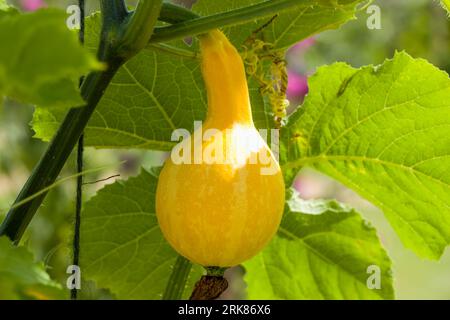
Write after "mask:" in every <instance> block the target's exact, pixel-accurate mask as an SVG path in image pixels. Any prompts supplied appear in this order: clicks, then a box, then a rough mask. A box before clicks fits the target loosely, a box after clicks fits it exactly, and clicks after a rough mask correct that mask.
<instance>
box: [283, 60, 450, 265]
mask: <svg viewBox="0 0 450 320" xmlns="http://www.w3.org/2000/svg"><path fill="white" fill-rule="evenodd" d="M309 86H310V94H309V95H308V96H307V98H306V100H305V102H304V104H303V106H302V107H300V108H299V110H298V111H297V112H296V113H295V114H293V115H292V116H291V117H290V119H289V123H288V125H287V127H286V129H285V130H284V132H282V133H281V136H282V140H283V141H282V142H283V146H282V148H281V155H282V162H283V165H282V166H283V169H284V170H285V172H286V174H287V177H288V180H291V179H292V177H293V175H294V173H296V172H297V171H298V169H299V168H301V167H303V166H311V167H313V168H316V169H317V170H319V171H322V172H324V173H325V174H328V175H330V176H331V177H334V178H335V179H337V180H339V181H341V182H342V183H344V184H345V185H347V186H348V187H350V188H352V189H354V190H355V191H357V192H358V193H359V194H361V195H362V196H363V197H365V198H367V199H368V200H370V201H371V202H372V203H374V204H375V205H377V206H378V207H379V208H380V209H382V210H383V211H384V213H385V215H386V217H387V218H388V220H389V221H390V223H391V224H392V226H393V227H394V229H395V230H396V232H397V233H398V235H399V237H400V238H401V240H402V242H403V243H404V245H405V246H406V247H408V248H410V249H412V250H414V251H415V252H416V253H417V254H418V255H419V256H421V257H425V258H432V259H437V258H439V257H440V256H441V254H442V252H443V250H444V248H445V247H446V246H447V245H448V244H449V243H450V210H449V208H450V80H449V77H448V75H447V74H446V73H445V72H443V71H440V70H439V69H437V68H436V67H434V66H433V65H431V64H429V63H428V62H427V61H425V60H422V59H413V58H411V57H410V56H409V55H407V54H406V53H397V54H396V55H395V57H394V58H393V59H392V60H387V61H386V62H385V63H384V64H383V65H381V66H378V67H372V66H368V67H364V68H361V69H354V68H352V67H350V66H348V65H345V64H342V63H336V64H334V65H332V66H328V67H322V68H320V69H319V70H318V72H317V73H316V75H314V76H313V77H312V78H311V79H310V81H309Z"/></svg>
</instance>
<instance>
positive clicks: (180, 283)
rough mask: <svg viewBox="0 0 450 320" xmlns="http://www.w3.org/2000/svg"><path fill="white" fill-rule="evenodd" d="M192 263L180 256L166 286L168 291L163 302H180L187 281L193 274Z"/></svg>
mask: <svg viewBox="0 0 450 320" xmlns="http://www.w3.org/2000/svg"><path fill="white" fill-rule="evenodd" d="M191 268H192V263H191V262H190V261H189V260H187V259H186V258H184V257H182V256H178V258H177V261H176V262H175V265H174V266H173V271H172V274H171V275H170V278H169V282H168V283H167V286H166V291H165V292H164V294H163V297H162V299H163V300H180V299H181V297H182V295H183V291H184V288H185V287H186V281H187V279H188V276H189V272H191Z"/></svg>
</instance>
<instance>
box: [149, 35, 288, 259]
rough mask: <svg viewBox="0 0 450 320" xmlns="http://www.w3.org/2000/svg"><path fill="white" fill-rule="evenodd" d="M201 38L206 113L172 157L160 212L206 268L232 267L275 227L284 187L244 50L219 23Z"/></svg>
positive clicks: (171, 236)
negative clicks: (259, 116) (260, 124)
mask: <svg viewBox="0 0 450 320" xmlns="http://www.w3.org/2000/svg"><path fill="white" fill-rule="evenodd" d="M199 39H200V47H201V67H202V74H203V78H204V82H205V85H206V90H207V98H208V112H207V117H206V120H205V122H204V123H203V125H202V127H200V128H197V129H196V130H195V131H194V133H193V134H192V135H190V136H189V137H185V138H184V139H183V141H182V142H180V143H179V144H178V145H177V146H175V147H174V149H173V150H172V154H171V156H170V157H169V158H168V159H167V160H166V163H165V164H164V167H163V169H162V171H161V174H160V177H159V182H158V187H157V192H156V214H157V218H158V222H159V225H160V227H161V230H162V232H163V234H164V236H165V237H166V239H167V240H168V241H169V243H170V244H171V245H172V246H173V248H175V250H176V251H177V252H178V253H180V254H181V255H183V256H184V257H186V258H187V259H189V260H190V261H192V262H194V263H197V264H200V265H203V266H205V267H211V266H215V267H231V266H235V265H238V264H240V263H241V262H243V261H245V260H247V259H249V258H251V257H252V256H254V255H256V254H257V253H258V252H259V251H260V250H261V249H262V248H263V247H264V246H265V245H266V244H267V243H268V242H269V240H270V239H271V238H272V237H273V235H274V234H275V233H276V231H277V229H278V226H279V224H280V220H281V216H282V213H283V208H284V197H285V195H284V191H285V186H284V181H283V176H282V173H281V170H280V166H279V165H278V162H277V161H276V159H275V158H274V156H273V154H272V152H271V151H270V149H269V147H268V146H267V144H266V142H265V141H264V140H263V139H262V138H261V136H260V135H259V133H258V131H257V130H256V128H255V126H254V124H253V120H252V113H251V107H250V99H249V93H248V87H247V79H246V75H245V70H244V64H243V61H242V59H241V57H240V55H239V53H238V52H237V50H236V48H235V47H234V46H233V45H232V44H231V43H230V42H229V41H228V39H227V38H226V36H225V35H224V34H223V33H222V32H221V31H219V30H213V31H210V32H209V33H208V34H205V35H201V36H200V37H199ZM202 133H203V134H202ZM181 151H182V152H181ZM175 156H178V157H181V158H182V160H183V161H180V160H179V159H178V160H177V159H176V157H175Z"/></svg>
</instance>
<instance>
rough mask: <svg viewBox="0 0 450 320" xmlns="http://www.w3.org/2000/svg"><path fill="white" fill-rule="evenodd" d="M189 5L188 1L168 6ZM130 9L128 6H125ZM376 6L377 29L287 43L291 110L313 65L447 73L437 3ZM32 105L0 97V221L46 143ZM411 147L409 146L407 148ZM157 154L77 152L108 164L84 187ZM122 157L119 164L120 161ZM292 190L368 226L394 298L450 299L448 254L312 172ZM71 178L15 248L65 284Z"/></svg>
mask: <svg viewBox="0 0 450 320" xmlns="http://www.w3.org/2000/svg"><path fill="white" fill-rule="evenodd" d="M9 2H10V3H11V4H14V5H16V6H17V7H20V8H22V9H23V10H24V11H27V10H36V9H38V8H39V7H41V6H57V7H62V8H66V7H67V6H68V5H70V4H75V3H76V1H63V0H58V1H56V0H48V1H45V2H44V1H42V0H22V1H9ZM174 2H177V3H181V4H184V5H187V6H188V5H190V4H191V3H192V2H193V1H192V0H177V1H174ZM129 4H130V5H132V4H133V1H129ZM374 4H376V5H378V6H379V7H380V8H381V27H382V28H381V29H380V30H376V29H375V30H369V29H368V28H367V26H366V19H367V17H368V14H367V13H365V12H360V13H359V14H358V17H357V18H358V19H357V20H354V21H351V22H349V23H347V24H346V25H344V26H343V27H341V28H340V29H339V30H332V31H328V32H324V33H322V34H320V35H318V36H315V37H313V38H310V39H307V40H305V41H303V42H301V43H299V44H297V45H295V46H293V47H292V48H291V49H290V50H289V51H288V53H287V60H288V65H289V88H288V97H289V99H290V101H291V108H290V109H291V110H292V109H294V108H295V107H296V106H298V105H299V104H300V103H301V101H302V100H303V98H304V96H305V94H307V91H308V86H307V78H308V76H309V75H311V74H313V73H314V71H315V69H316V68H317V67H318V66H321V65H324V64H331V63H333V62H335V61H344V62H347V63H349V64H350V65H352V66H356V67H358V66H363V65H368V64H379V63H381V62H383V60H384V59H385V58H390V57H392V56H393V54H394V52H395V50H405V51H407V52H408V53H409V54H411V55H412V56H413V57H422V58H425V59H427V60H428V61H430V62H431V63H433V64H434V65H436V66H437V67H439V68H441V69H443V70H446V71H447V73H448V72H449V71H450V61H449V53H450V41H449V40H450V24H449V20H448V19H447V18H446V13H445V12H444V10H442V8H441V7H440V6H439V4H438V3H437V1H432V0H378V1H375V2H374ZM87 6H88V8H87V9H88V12H92V11H95V10H96V9H97V6H98V2H97V1H87ZM32 113H33V107H32V106H26V105H19V104H18V103H17V102H14V101H11V100H7V99H5V100H4V101H3V103H0V221H1V220H2V219H3V217H4V215H5V213H6V212H7V210H8V207H9V206H10V204H11V203H12V202H13V201H14V198H15V196H16V195H17V193H18V192H19V190H20V188H21V187H22V185H23V184H24V182H25V181H26V179H27V177H28V175H29V174H30V171H31V170H32V168H33V167H34V165H35V164H36V162H37V161H38V160H39V158H40V156H41V154H42V153H43V152H44V150H45V148H46V143H43V142H41V141H40V140H37V139H34V138H33V132H32V130H31V129H30V126H29V125H28V124H29V122H30V121H31V117H32ZM412 147H413V146H412ZM162 159H163V154H161V153H155V152H150V151H147V152H145V151H133V150H131V151H123V150H95V149H93V148H87V149H86V150H85V166H86V168H89V169H90V168H96V167H100V166H104V165H109V166H108V169H107V170H102V171H100V172H97V173H93V174H89V175H87V176H86V177H85V181H86V182H90V181H96V180H98V179H102V178H105V177H109V176H111V175H116V174H120V179H126V178H127V177H128V176H131V175H135V174H136V173H137V172H138V170H139V167H140V166H144V167H147V168H150V167H152V166H156V165H160V164H161V163H162ZM124 160H127V161H126V162H125V163H122V164H120V165H119V163H121V162H122V161H124ZM74 173H75V157H74V156H72V157H71V158H70V159H69V161H68V162H67V164H66V166H65V169H64V170H63V172H62V173H61V177H65V176H69V175H71V174H74ZM113 181H114V178H113V179H109V180H107V181H105V182H99V183H94V184H89V185H85V186H84V199H85V200H87V199H89V198H90V197H92V195H93V194H95V192H96V191H97V190H98V189H100V188H101V187H102V186H103V185H104V184H105V183H112V182H113ZM294 186H295V187H296V188H297V189H298V190H299V192H300V193H301V195H302V197H304V198H336V199H338V200H340V201H342V202H346V203H349V204H350V205H352V206H354V207H356V208H357V209H359V211H360V212H362V213H363V214H364V216H365V217H366V218H367V219H368V220H370V221H372V223H373V224H374V226H375V227H376V228H377V230H378V233H379V235H380V238H381V240H382V242H383V244H384V246H385V247H386V249H387V250H388V253H389V255H390V256H391V258H392V260H393V263H394V277H395V287H396V292H397V298H399V299H450V249H448V248H447V250H446V252H445V254H444V255H443V257H442V258H441V260H440V261H439V262H432V261H424V260H421V259H419V258H418V257H417V256H415V255H414V254H413V253H412V252H411V251H409V250H406V249H405V248H404V247H403V246H402V245H401V243H400V241H399V239H398V237H397V236H396V234H395V233H394V232H393V230H392V228H391V227H390V225H389V224H388V223H387V221H386V219H385V218H384V217H383V214H382V212H381V211H380V210H379V209H377V208H375V207H374V206H372V205H371V204H370V203H368V202H367V201H364V200H363V199H361V198H360V197H359V196H358V195H356V194H355V193H354V192H352V191H351V190H349V189H347V188H345V187H344V186H342V185H340V184H339V183H337V182H335V181H333V180H331V179H330V178H327V177H325V176H323V175H320V174H318V173H316V172H314V171H312V170H303V171H302V172H300V173H299V175H298V177H297V179H296V181H295V183H294ZM74 195H75V179H73V180H72V181H69V182H66V183H64V184H62V185H60V186H58V187H57V188H55V189H53V190H52V191H51V192H50V193H49V195H48V196H47V198H46V200H45V201H44V204H43V205H42V207H41V208H40V210H39V213H38V214H37V215H36V216H35V218H34V219H33V221H32V223H31V226H30V228H29V229H28V230H27V232H26V235H25V237H24V240H23V243H25V244H27V246H28V247H29V248H30V249H31V250H32V251H33V253H34V254H35V256H36V257H37V258H38V259H39V260H42V261H44V263H45V265H46V267H47V270H48V272H49V274H50V275H51V277H52V278H53V279H55V280H57V281H58V282H60V283H61V284H65V282H66V278H67V274H66V268H67V266H68V265H70V264H71V263H70V261H71V249H70V246H71V242H72V228H73V216H74V208H75V197H74ZM242 274H243V270H242V269H239V268H238V269H234V270H232V271H231V272H228V273H227V276H228V277H229V279H230V280H231V285H230V289H229V290H227V292H225V294H224V295H223V298H243V297H245V289H244V288H245V284H244V283H243V281H242ZM81 298H85V299H94V298H95V299H98V298H100V299H102V298H106V299H107V298H111V296H110V295H109V294H108V292H107V291H104V290H97V289H96V288H95V286H94V285H93V284H92V283H85V284H84V286H83V290H81Z"/></svg>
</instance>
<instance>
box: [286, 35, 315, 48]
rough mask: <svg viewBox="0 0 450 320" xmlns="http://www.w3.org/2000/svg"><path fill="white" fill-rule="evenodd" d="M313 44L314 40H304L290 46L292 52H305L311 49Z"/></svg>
mask: <svg viewBox="0 0 450 320" xmlns="http://www.w3.org/2000/svg"><path fill="white" fill-rule="evenodd" d="M314 43H316V39H314V38H306V39H305V40H303V41H300V42H298V43H296V44H294V45H293V46H292V49H293V50H305V49H308V48H309V47H311V46H312V45H313V44H314Z"/></svg>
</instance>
